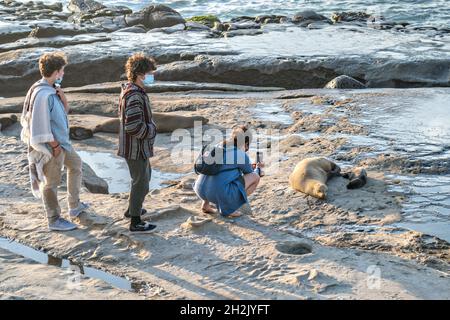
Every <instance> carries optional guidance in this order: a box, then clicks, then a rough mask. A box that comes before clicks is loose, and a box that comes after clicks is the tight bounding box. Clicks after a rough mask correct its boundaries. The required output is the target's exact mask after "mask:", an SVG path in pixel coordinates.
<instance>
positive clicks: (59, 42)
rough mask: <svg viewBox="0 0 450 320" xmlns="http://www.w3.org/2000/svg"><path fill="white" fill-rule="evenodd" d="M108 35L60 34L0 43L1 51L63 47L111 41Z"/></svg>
mask: <svg viewBox="0 0 450 320" xmlns="http://www.w3.org/2000/svg"><path fill="white" fill-rule="evenodd" d="M110 40H111V38H109V37H107V36H106V35H101V34H98V35H79V36H72V37H69V36H58V37H53V38H41V39H39V38H24V39H20V40H17V41H15V42H12V43H7V44H3V45H0V52H5V51H10V50H19V49H26V48H35V47H49V48H62V47H67V46H73V45H77V44H88V43H94V42H105V41H110Z"/></svg>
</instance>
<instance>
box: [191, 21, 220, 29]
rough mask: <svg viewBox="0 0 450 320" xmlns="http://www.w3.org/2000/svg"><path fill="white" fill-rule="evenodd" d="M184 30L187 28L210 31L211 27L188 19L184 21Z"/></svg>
mask: <svg viewBox="0 0 450 320" xmlns="http://www.w3.org/2000/svg"><path fill="white" fill-rule="evenodd" d="M216 23H218V22H216ZM186 30H189V31H210V30H211V29H210V27H208V26H206V25H204V24H201V23H198V22H193V21H188V22H186Z"/></svg>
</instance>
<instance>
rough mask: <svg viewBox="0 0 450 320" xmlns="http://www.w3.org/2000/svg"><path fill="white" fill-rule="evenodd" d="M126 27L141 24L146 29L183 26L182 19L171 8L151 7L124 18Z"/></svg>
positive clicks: (163, 6)
mask: <svg viewBox="0 0 450 320" xmlns="http://www.w3.org/2000/svg"><path fill="white" fill-rule="evenodd" d="M125 21H126V23H127V25H128V26H134V25H136V24H142V25H144V26H145V27H146V28H148V29H155V28H166V27H172V26H174V25H177V24H185V23H186V21H185V20H184V19H183V17H182V16H181V15H180V14H179V13H178V12H177V11H175V10H173V9H172V8H170V7H168V6H165V5H161V4H158V5H152V6H148V7H146V8H144V9H142V10H141V11H139V12H135V13H132V14H129V15H126V16H125Z"/></svg>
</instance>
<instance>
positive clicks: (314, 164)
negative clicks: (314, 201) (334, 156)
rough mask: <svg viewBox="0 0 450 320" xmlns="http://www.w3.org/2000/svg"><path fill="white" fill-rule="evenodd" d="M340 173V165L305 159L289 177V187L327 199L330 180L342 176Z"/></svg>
mask: <svg viewBox="0 0 450 320" xmlns="http://www.w3.org/2000/svg"><path fill="white" fill-rule="evenodd" d="M340 172H341V168H339V166H338V165H336V164H335V163H334V162H332V161H330V160H327V159H325V158H321V157H317V158H307V159H303V160H302V161H300V162H299V163H298V164H297V165H296V166H295V169H294V171H293V172H292V174H291V175H290V176H289V185H290V186H291V188H292V189H294V190H297V191H300V192H303V193H306V194H309V195H310V196H313V197H315V198H319V199H325V198H326V197H327V191H328V187H327V185H326V183H327V181H328V179H330V178H331V177H334V176H337V175H340Z"/></svg>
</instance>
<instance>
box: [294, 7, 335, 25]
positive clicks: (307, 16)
mask: <svg viewBox="0 0 450 320" xmlns="http://www.w3.org/2000/svg"><path fill="white" fill-rule="evenodd" d="M314 21H329V19H328V18H327V17H325V16H323V15H321V14H318V13H316V12H315V11H312V10H305V11H301V12H298V13H296V14H295V15H294V17H293V18H292V22H294V23H304V22H308V23H311V22H314Z"/></svg>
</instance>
